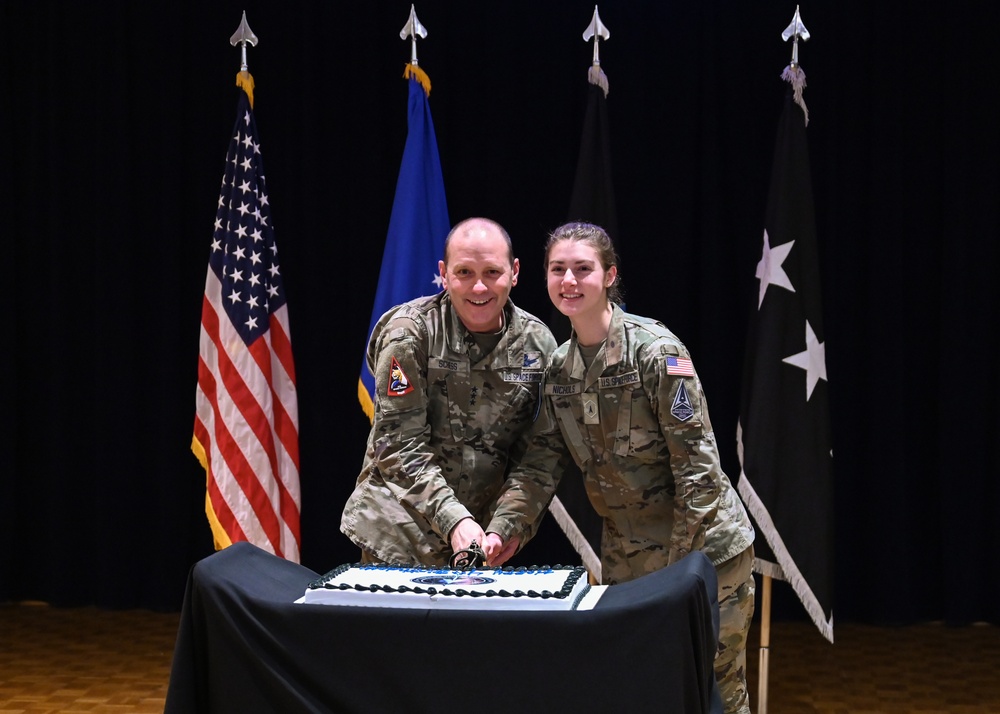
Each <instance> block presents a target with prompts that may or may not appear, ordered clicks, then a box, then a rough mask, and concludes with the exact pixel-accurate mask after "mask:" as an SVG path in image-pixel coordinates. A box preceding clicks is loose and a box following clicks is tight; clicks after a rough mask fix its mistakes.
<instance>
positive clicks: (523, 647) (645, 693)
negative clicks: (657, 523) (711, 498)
mask: <svg viewBox="0 0 1000 714" xmlns="http://www.w3.org/2000/svg"><path fill="white" fill-rule="evenodd" d="M317 577H319V574H317V573H315V572H313V571H312V570H310V569H308V568H306V567H304V566H301V565H298V564H296V563H292V562H289V561H286V560H283V559H281V558H277V557H275V556H273V555H270V554H269V553H267V552H265V551H263V550H261V549H260V548H257V547H255V546H253V545H250V544H248V543H235V544H233V545H232V546H230V547H228V548H226V549H224V550H222V551H219V552H217V553H214V554H213V555H211V556H209V557H207V558H205V559H204V560H202V561H200V562H198V563H196V564H195V565H194V567H193V568H192V569H191V572H190V575H189V577H188V582H187V590H186V592H185V597H184V605H183V609H182V612H181V620H180V626H179V629H178V633H177V642H176V646H175V650H174V659H173V667H172V670H171V674H170V684H169V687H168V691H167V698H166V706H165V709H164V711H165V713H166V714H193V713H196V712H240V713H241V714H245V713H246V712H252V713H254V714H256V713H258V712H281V713H282V714H290V713H293V712H347V713H353V712H366V713H368V712H377V713H379V714H388V713H392V712H405V713H406V714H410V713H419V712H428V713H430V712H440V711H443V710H456V709H458V710H461V711H476V712H486V713H487V714H490V713H493V712H496V713H497V714H510V713H515V712H516V713H517V714H521V713H525V714H532V713H533V712H539V713H542V712H544V713H545V714H549V713H550V712H557V711H567V712H598V711H600V712H629V714H642V713H643V712H660V713H663V712H676V713H678V714H681V713H683V714H689V713H694V712H699V713H701V712H711V713H713V714H714V713H717V712H721V711H722V707H721V703H720V700H719V695H718V689H717V687H716V686H715V676H714V672H713V669H712V662H713V660H714V657H715V649H716V640H717V633H718V604H717V602H716V587H717V585H716V577H715V569H714V568H713V567H712V565H711V563H710V562H709V561H708V559H707V558H706V557H705V556H704V555H703V554H702V553H692V554H691V555H689V556H687V557H686V558H684V559H683V560H682V561H681V562H679V563H677V564H675V565H672V566H670V567H668V568H664V569H663V570H660V571H658V572H656V573H651V574H649V575H646V576H644V577H642V578H639V579H637V580H634V581H632V582H629V583H623V584H621V585H614V586H611V587H609V588H607V590H606V592H605V593H604V594H603V596H602V597H601V599H600V601H599V602H598V603H597V605H596V607H595V608H594V609H592V610H588V611H572V612H537V611H535V612H509V611H508V612H489V611H460V610H438V609H435V610H410V609H397V608H367V607H346V606H335V605H305V604H301V603H298V604H297V603H295V602H294V601H295V600H296V599H298V598H299V597H301V596H302V594H303V592H304V591H305V588H306V586H307V584H308V583H309V582H311V581H312V580H314V579H316V578H317Z"/></svg>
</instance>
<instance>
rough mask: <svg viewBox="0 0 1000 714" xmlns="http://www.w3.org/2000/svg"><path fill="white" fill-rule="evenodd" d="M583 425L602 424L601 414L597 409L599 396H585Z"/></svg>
mask: <svg viewBox="0 0 1000 714" xmlns="http://www.w3.org/2000/svg"><path fill="white" fill-rule="evenodd" d="M583 423H584V424H600V423H601V413H600V411H599V410H598V408H597V396H595V395H593V394H584V395H583Z"/></svg>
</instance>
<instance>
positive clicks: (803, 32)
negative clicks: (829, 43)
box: [781, 5, 809, 67]
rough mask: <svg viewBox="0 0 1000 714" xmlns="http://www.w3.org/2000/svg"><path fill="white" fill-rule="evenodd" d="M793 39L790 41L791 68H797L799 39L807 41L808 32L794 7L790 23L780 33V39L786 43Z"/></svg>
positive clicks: (796, 7)
mask: <svg viewBox="0 0 1000 714" xmlns="http://www.w3.org/2000/svg"><path fill="white" fill-rule="evenodd" d="M789 37H793V38H795V39H793V40H792V67H798V65H799V38H800V37H801V38H802V41H803V42H805V41H806V40H808V39H809V30H807V29H806V26H805V25H804V24H803V22H802V16H801V15H800V14H799V6H798V5H796V6H795V15H794V16H793V17H792V22H791V23H790V24H789V25H788V27H786V28H785V31H784V32H782V33H781V39H783V40H784V41H785V42H788V38H789Z"/></svg>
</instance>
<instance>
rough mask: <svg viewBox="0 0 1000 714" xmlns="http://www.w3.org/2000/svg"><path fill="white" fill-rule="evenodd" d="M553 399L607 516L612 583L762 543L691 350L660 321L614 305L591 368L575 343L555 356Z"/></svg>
mask: <svg viewBox="0 0 1000 714" xmlns="http://www.w3.org/2000/svg"><path fill="white" fill-rule="evenodd" d="M545 393H546V395H548V398H547V400H546V401H549V402H551V404H552V406H553V407H554V410H555V413H556V418H557V419H558V421H559V426H560V428H561V431H562V434H563V437H564V438H565V440H566V443H567V445H568V446H569V448H570V451H571V452H572V454H573V457H574V459H575V460H576V462H577V464H578V465H579V466H580V469H581V471H582V472H583V477H584V484H585V486H586V489H587V495H588V497H589V498H590V501H591V503H592V504H593V506H594V508H595V509H596V510H597V512H598V513H599V514H600V515H601V516H602V517H603V518H604V531H603V534H602V542H601V570H602V580H603V581H604V582H605V583H616V582H625V581H628V580H632V579H634V578H637V577H639V576H640V575H644V574H646V573H650V572H653V571H655V570H658V569H660V568H663V567H664V566H666V565H669V564H671V563H674V562H676V561H677V560H679V559H680V558H682V557H683V556H685V555H687V554H688V553H689V552H691V551H692V550H701V551H703V552H704V553H705V554H706V555H707V556H708V558H709V559H710V560H711V561H712V562H713V563H714V564H715V565H718V564H719V563H721V562H723V561H725V560H728V559H729V558H732V557H733V556H735V555H738V554H739V553H741V552H742V551H743V550H745V549H746V548H747V547H748V546H749V545H750V544H751V543H752V542H753V538H754V532H753V526H752V525H751V523H750V520H749V517H748V516H747V513H746V510H745V509H744V507H743V504H742V502H741V501H740V499H739V496H738V494H737V493H736V491H735V489H734V488H733V486H732V484H731V483H730V481H729V478H728V477H727V476H726V474H725V473H724V472H723V470H722V466H721V464H720V460H719V452H718V447H717V445H716V441H715V434H714V432H713V431H712V424H711V421H710V420H709V416H708V406H707V404H706V402H705V395H704V393H703V391H702V386H701V381H700V380H699V379H698V376H697V373H696V372H695V371H694V367H693V365H692V364H691V362H690V354H689V353H688V351H687V348H685V346H684V345H683V344H682V343H681V342H680V340H678V339H677V337H676V336H674V334H673V333H671V332H670V331H669V330H668V329H667V328H666V327H664V326H663V325H662V324H661V323H659V322H656V321H655V320H650V319H647V318H643V317H638V316H635V315H630V314H628V313H625V312H623V311H622V310H621V309H620V308H619V307H618V306H615V307H614V312H613V314H612V317H611V326H610V331H609V333H608V337H607V341H606V342H605V344H604V347H603V348H602V349H601V350H600V351H599V352H598V354H597V356H596V357H595V359H594V362H593V363H592V364H591V365H590V369H589V370H588V369H586V367H585V366H584V363H583V359H582V358H581V356H580V353H579V350H578V347H577V342H576V336H575V335H574V336H573V337H572V338H571V339H570V340H569V341H568V342H565V343H563V344H562V345H561V346H560V347H559V348H558V349H557V350H556V352H555V353H554V354H553V355H552V357H551V361H550V364H549V369H548V376H547V378H546V384H545Z"/></svg>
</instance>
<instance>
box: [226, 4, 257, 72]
mask: <svg viewBox="0 0 1000 714" xmlns="http://www.w3.org/2000/svg"><path fill="white" fill-rule="evenodd" d="M248 42H249V43H250V44H251V45H253V46H254V47H256V46H257V35H255V34H253V30H251V29H250V25H248V24H247V12H246V10H244V11H243V19H242V20H240V26H239V27H237V28H236V32H234V33H233V36H232V37H230V38H229V44H231V45H232V46H233V47H236V45H237V44H239V45H240V71H241V72H246V71H247V43H248Z"/></svg>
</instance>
